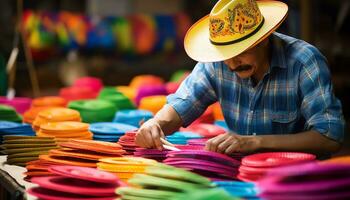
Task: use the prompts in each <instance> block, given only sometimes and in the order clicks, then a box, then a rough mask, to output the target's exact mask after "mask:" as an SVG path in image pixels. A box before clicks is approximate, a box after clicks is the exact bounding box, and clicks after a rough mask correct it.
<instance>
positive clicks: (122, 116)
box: [113, 110, 153, 127]
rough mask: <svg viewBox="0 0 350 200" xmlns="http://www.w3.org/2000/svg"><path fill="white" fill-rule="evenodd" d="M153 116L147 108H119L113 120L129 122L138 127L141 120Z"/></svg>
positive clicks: (144, 120) (143, 120)
mask: <svg viewBox="0 0 350 200" xmlns="http://www.w3.org/2000/svg"><path fill="white" fill-rule="evenodd" d="M152 117H153V113H151V112H150V111H147V110H120V111H117V112H116V113H115V117H114V119H113V122H119V123H124V124H130V125H132V126H135V127H140V125H141V124H140V123H141V122H146V121H147V120H149V119H151V118H152Z"/></svg>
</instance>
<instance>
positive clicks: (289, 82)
mask: <svg viewBox="0 0 350 200" xmlns="http://www.w3.org/2000/svg"><path fill="white" fill-rule="evenodd" d="M270 41H271V53H272V59H271V64H270V68H269V70H268V72H267V73H266V74H265V75H264V77H263V78H262V80H261V81H260V82H259V83H258V84H257V85H256V86H255V87H254V85H253V83H252V80H251V78H247V79H241V78H240V77H238V76H237V75H236V73H234V72H231V71H230V70H229V68H228V67H227V66H226V65H225V64H224V62H213V63H198V64H197V65H196V66H195V68H194V69H193V71H192V73H191V74H190V75H189V76H188V77H187V79H185V80H184V81H183V83H182V84H181V86H180V88H179V89H178V90H177V92H176V93H175V94H171V95H169V96H168V98H167V100H168V104H169V105H171V106H172V107H173V108H174V109H175V110H176V111H177V113H178V114H179V115H180V117H181V119H182V120H183V125H184V126H188V125H189V124H191V123H192V122H193V121H194V120H195V119H196V118H198V117H199V116H200V115H201V114H202V113H203V112H204V111H205V109H206V108H207V107H208V106H209V105H211V104H213V103H214V102H216V101H219V102H220V105H221V108H222V110H223V114H224V117H225V121H226V123H227V125H228V127H229V129H230V130H231V131H233V132H235V133H238V134H241V135H255V134H256V135H264V134H291V133H298V132H302V131H305V130H315V131H317V132H319V133H321V134H323V135H325V136H327V137H329V138H332V139H334V140H336V141H342V140H343V137H344V120H343V115H342V109H341V103H340V101H339V100H338V99H337V98H336V97H335V96H334V94H333V91H332V83H331V77H330V72H329V70H328V67H327V61H326V59H325V57H324V56H323V55H322V54H321V53H320V52H319V51H318V50H317V49H316V48H315V47H314V46H312V45H310V44H308V43H306V42H304V41H301V40H298V39H295V38H292V37H289V36H286V35H283V34H280V33H274V34H272V35H271V37H270ZM204 51H205V50H204Z"/></svg>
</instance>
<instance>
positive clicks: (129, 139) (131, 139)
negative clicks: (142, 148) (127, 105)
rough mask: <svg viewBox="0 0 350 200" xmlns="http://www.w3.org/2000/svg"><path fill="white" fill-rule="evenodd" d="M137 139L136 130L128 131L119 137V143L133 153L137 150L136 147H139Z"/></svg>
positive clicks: (128, 152) (129, 152)
mask: <svg viewBox="0 0 350 200" xmlns="http://www.w3.org/2000/svg"><path fill="white" fill-rule="evenodd" d="M135 139H136V131H128V132H126V133H125V135H123V136H122V137H120V138H119V140H118V144H120V145H121V146H122V147H123V149H124V150H125V151H126V152H127V154H131V155H133V154H134V152H135V151H136V148H138V147H139V146H137V145H136V143H135Z"/></svg>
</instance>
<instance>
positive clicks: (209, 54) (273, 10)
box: [184, 0, 288, 62]
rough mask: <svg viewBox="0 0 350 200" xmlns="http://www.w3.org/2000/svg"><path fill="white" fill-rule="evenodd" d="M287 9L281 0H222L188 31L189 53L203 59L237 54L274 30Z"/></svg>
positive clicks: (186, 40)
mask: <svg viewBox="0 0 350 200" xmlns="http://www.w3.org/2000/svg"><path fill="white" fill-rule="evenodd" d="M287 12H288V6H287V5H286V4H285V3H283V2H280V1H257V2H256V1H255V0H219V1H218V2H217V3H216V4H215V6H214V8H213V9H212V10H211V12H210V14H209V15H207V16H205V17H203V18H202V19H200V20H199V21H198V22H196V23H195V24H194V25H193V26H192V27H191V28H190V29H189V30H188V31H187V34H186V36H185V40H184V46H185V50H186V53H187V54H188V55H189V56H190V57H191V58H192V59H194V60H197V61H200V62H216V61H223V60H226V59H229V58H232V57H235V56H237V55H239V54H241V53H242V52H244V51H245V50H247V49H249V48H251V47H254V46H255V45H256V44H258V43H259V42H260V41H262V40H264V39H265V38H266V37H268V36H269V35H270V34H271V33H273V32H274V31H275V30H276V29H277V28H278V27H279V26H280V25H281V23H282V22H283V21H284V19H285V18H286V16H287Z"/></svg>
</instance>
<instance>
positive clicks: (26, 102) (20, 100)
mask: <svg viewBox="0 0 350 200" xmlns="http://www.w3.org/2000/svg"><path fill="white" fill-rule="evenodd" d="M31 102H32V99H30V98H26V97H15V98H13V99H8V98H7V97H0V104H4V105H8V106H11V107H13V108H15V109H16V111H17V112H18V113H20V114H22V113H24V112H25V111H26V110H28V109H29V107H30V104H31Z"/></svg>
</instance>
